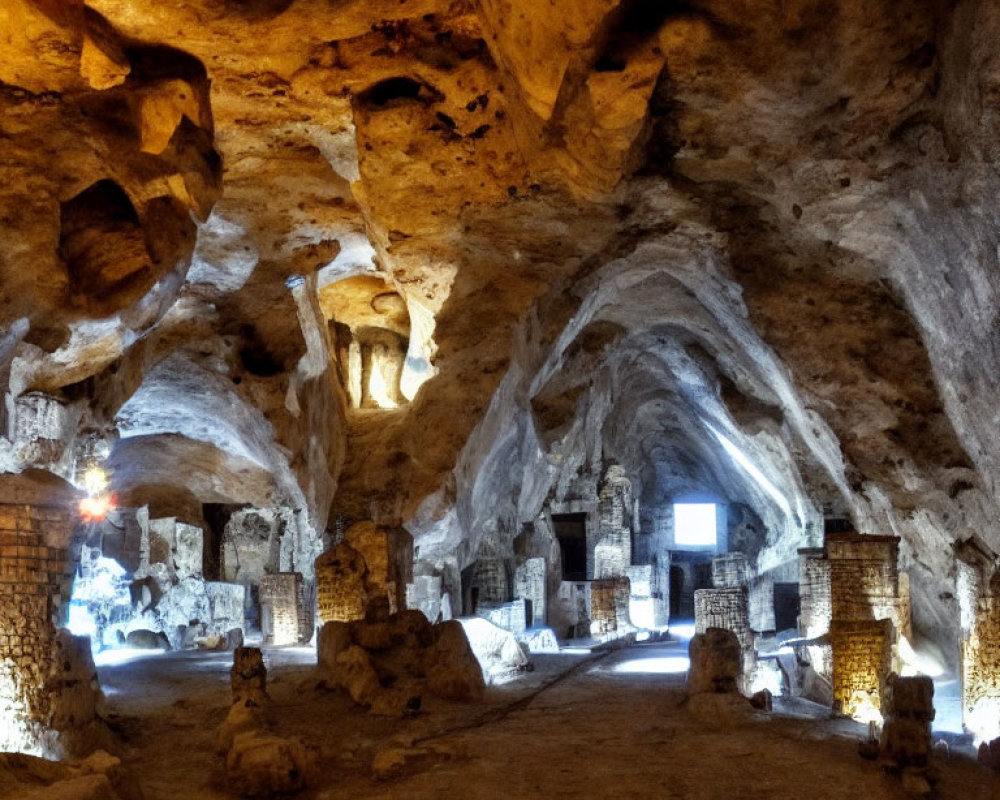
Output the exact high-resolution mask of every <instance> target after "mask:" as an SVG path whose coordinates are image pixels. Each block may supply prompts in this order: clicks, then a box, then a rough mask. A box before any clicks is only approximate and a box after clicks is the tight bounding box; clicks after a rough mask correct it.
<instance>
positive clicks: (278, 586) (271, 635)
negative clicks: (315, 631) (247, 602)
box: [260, 572, 313, 645]
mask: <svg viewBox="0 0 1000 800" xmlns="http://www.w3.org/2000/svg"><path fill="white" fill-rule="evenodd" d="M260 604H261V610H262V612H263V613H262V616H263V618H264V621H265V622H264V636H265V640H266V641H267V643H268V644H274V645H285V644H298V643H300V642H304V641H308V640H309V639H310V638H311V637H312V627H313V626H312V614H311V612H310V611H309V610H308V608H307V607H306V603H305V602H304V600H303V589H302V575H301V573H298V572H279V573H276V574H274V575H265V576H264V578H263V579H262V580H261V582H260Z"/></svg>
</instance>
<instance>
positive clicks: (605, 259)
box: [0, 0, 1000, 631]
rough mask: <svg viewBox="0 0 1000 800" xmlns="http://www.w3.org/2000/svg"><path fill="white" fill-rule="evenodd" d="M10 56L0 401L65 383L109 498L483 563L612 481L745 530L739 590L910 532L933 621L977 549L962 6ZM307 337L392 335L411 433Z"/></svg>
mask: <svg viewBox="0 0 1000 800" xmlns="http://www.w3.org/2000/svg"><path fill="white" fill-rule="evenodd" d="M0 36H2V42H3V46H2V48H0V197H2V200H0V208H2V212H3V219H2V225H0V282H2V283H0V285H2V303H3V304H2V307H0V308H2V310H0V382H2V384H3V387H4V391H5V393H6V398H7V402H6V409H5V410H4V411H2V412H0V413H2V414H3V415H4V418H5V419H9V418H10V417H11V414H12V409H13V408H14V405H15V403H16V402H17V398H19V397H21V396H22V395H24V394H25V393H27V392H31V391H40V392H45V393H49V394H53V395H55V396H57V397H59V398H60V399H61V400H62V401H63V402H64V403H65V404H66V407H67V408H69V409H72V414H71V415H70V416H71V419H72V421H73V425H74V430H73V433H74V434H77V433H79V434H86V435H89V436H91V437H97V438H101V437H105V438H107V441H108V444H109V445H111V446H112V447H111V453H110V457H109V463H110V465H111V466H112V468H113V469H114V476H115V482H116V484H117V488H118V489H119V491H120V493H121V495H122V497H123V500H124V501H125V502H132V503H136V504H138V503H142V502H150V503H153V504H156V505H157V508H158V511H159V513H172V514H177V515H179V516H181V517H183V518H186V519H189V520H190V521H198V518H199V516H200V514H201V511H200V507H201V504H202V503H205V502H230V503H244V502H245V503H254V504H259V505H266V504H268V503H284V504H288V505H292V506H295V507H300V508H305V509H307V510H308V512H309V515H310V518H311V519H312V520H313V522H314V524H315V526H316V527H317V528H318V529H319V530H322V529H323V528H324V527H325V526H326V525H327V523H328V521H329V520H331V519H332V518H333V516H334V515H340V516H341V517H343V518H347V519H366V518H367V519H374V520H376V521H377V522H380V523H382V524H390V525H399V524H404V525H406V527H408V528H409V529H410V530H411V532H412V533H413V534H414V535H415V542H416V545H417V548H418V551H417V552H418V555H419V557H420V558H421V559H424V560H427V561H430V562H435V561H438V562H440V561H442V560H446V559H449V558H451V559H455V558H457V559H458V560H459V561H463V560H464V561H468V560H469V559H470V558H471V557H473V556H474V554H475V552H476V549H477V547H479V546H480V545H481V543H482V542H483V541H485V540H489V539H493V540H500V541H506V542H507V543H508V544H509V542H510V541H511V540H512V539H513V537H514V536H516V535H517V532H518V530H519V528H520V525H521V523H523V522H525V521H529V520H531V519H534V518H535V517H536V516H537V514H538V513H539V511H540V510H541V509H542V508H543V507H544V506H545V504H546V503H547V502H549V501H552V500H557V501H562V500H565V499H567V498H572V497H573V495H574V493H575V492H578V491H580V487H581V486H582V485H591V486H592V485H593V484H594V482H595V481H596V480H597V479H598V478H599V475H600V471H601V469H602V465H606V464H607V463H610V462H617V463H620V464H622V465H623V466H624V467H625V469H626V471H627V473H628V474H629V475H630V476H631V477H632V479H633V481H634V482H635V483H636V485H637V486H639V487H641V492H640V494H641V499H642V503H643V506H644V507H647V508H649V507H655V506H656V505H657V504H660V503H664V502H668V501H669V498H670V497H672V496H674V495H675V494H677V493H679V492H685V491H693V490H700V491H708V492H711V493H715V494H717V495H719V496H721V497H724V498H726V499H728V500H729V501H730V502H733V503H741V504H743V505H745V506H746V507H748V508H750V509H752V510H753V512H754V514H755V515H756V516H757V517H758V518H759V520H760V521H761V526H762V529H763V530H765V531H766V533H765V534H764V538H763V539H762V540H761V541H759V542H757V543H756V545H755V555H756V558H757V559H758V562H759V566H760V565H766V564H772V563H779V562H780V561H782V560H785V559H788V558H789V557H791V556H793V555H794V552H795V548H796V547H798V546H801V545H803V544H805V543H807V542H809V541H812V540H814V537H815V536H816V535H817V534H818V530H821V529H822V517H823V514H824V513H826V514H839V515H848V516H850V517H851V518H852V520H853V521H854V523H855V525H856V526H857V527H858V529H859V530H862V531H864V532H873V533H874V532H885V533H889V532H891V533H896V534H899V535H901V536H902V537H903V539H904V549H903V565H904V566H906V567H907V568H909V569H910V571H911V579H912V581H913V585H914V601H915V604H916V609H915V613H916V616H917V620H918V623H920V624H921V625H923V627H924V628H925V629H926V630H938V631H941V630H945V629H946V628H947V627H948V622H947V621H948V620H949V619H953V618H954V614H955V610H954V608H953V607H952V605H951V599H950V595H949V594H948V591H947V589H946V588H943V587H942V584H941V583H940V579H941V577H942V576H947V575H948V574H949V570H950V569H951V560H950V554H951V543H952V542H953V541H955V540H956V539H960V538H964V537H966V536H969V535H972V534H975V535H978V536H980V537H981V538H982V539H983V541H985V542H986V543H987V544H989V545H990V546H991V547H993V548H994V549H995V550H1000V532H998V530H1000V529H998V527H997V524H996V519H997V511H998V508H997V502H996V499H995V484H996V482H997V480H998V478H1000V445H998V443H997V442H998V440H997V437H996V435H995V431H996V427H997V423H998V419H997V410H996V409H997V403H996V397H997V383H998V377H997V365H998V364H1000V338H998V333H997V320H996V315H997V310H996V309H997V302H996V293H997V290H998V286H1000V271H998V264H997V260H998V244H1000V237H998V220H997V213H996V210H995V209H996V197H997V196H998V194H1000V176H998V173H997V169H996V158H997V155H998V153H1000V144H998V142H1000V137H998V135H997V134H998V131H1000V124H998V123H1000V119H998V111H1000V51H998V50H997V49H996V47H995V42H996V41H997V40H998V37H1000V9H998V8H997V7H996V5H995V4H993V3H991V2H988V0H959V1H958V2H951V1H950V0H949V1H948V2H945V1H944V0H941V1H940V2H927V0H906V1H905V2H899V1H898V0H893V1H892V2H890V0H880V1H877V2H867V3H862V2H854V1H853V0H840V2H835V3H830V2H818V0H785V2H781V3H773V2H764V1H763V0H694V1H693V2H686V3H676V2H654V1H653V0H586V2H584V1H583V0H580V1H579V2H573V3H568V2H563V3H549V4H538V3H535V2H530V1H529V0H455V1H454V2H448V1H447V0H391V1H389V0H386V1H385V2H381V1H379V0H374V1H373V2H353V1H352V0H344V2H333V1H332V0H173V2H170V3H154V2H136V0H5V2H4V3H3V4H2V6H0ZM293 276H301V279H302V280H301V281H299V280H298V279H295V278H293V279H292V280H289V278H290V277H293ZM331 324H332V325H333V327H334V332H336V330H341V329H342V328H341V327H340V326H344V327H346V328H348V329H350V331H351V332H352V335H354V336H355V337H356V338H357V339H358V340H359V341H361V340H362V338H363V337H364V336H372V335H374V334H371V331H389V332H391V334H392V336H393V337H395V338H393V339H391V342H396V343H398V347H399V348H401V350H400V353H402V352H403V351H405V359H404V361H405V363H404V364H403V366H402V372H403V375H404V381H405V383H406V386H407V387H408V388H407V390H406V391H403V392H401V394H399V395H397V396H396V397H395V399H394V401H393V403H397V404H396V405H395V407H377V406H378V403H369V404H368V407H365V403H358V402H353V401H352V398H351V396H350V386H348V385H346V384H347V383H349V381H348V380H347V379H346V377H345V376H346V371H345V370H346V366H345V364H344V363H343V361H344V359H343V357H341V358H339V361H340V362H341V363H339V364H338V363H335V362H337V361H338V349H337V348H338V345H337V344H336V343H332V342H331V339H330V337H329V335H328V331H329V330H331V327H330V326H331ZM364 331H368V333H364ZM380 335H384V334H380ZM380 341H381V340H380ZM395 346H396V345H393V347H395ZM386 348H388V350H392V347H389V346H388V345H386V346H384V347H383V349H384V350H385V349H386ZM388 350H386V352H388ZM344 352H346V351H344ZM340 355H341V356H343V353H341V354H340ZM404 395H405V396H404ZM359 405H360V406H361V407H356V406H359ZM387 405H392V404H387ZM3 427H6V426H3ZM8 433H9V434H10V435H9V437H8V438H7V439H0V467H2V468H3V469H4V470H5V471H18V470H20V469H22V468H23V467H24V466H25V457H24V454H23V453H22V452H21V451H19V449H18V447H17V442H16V437H15V436H14V434H13V431H8ZM723 442H727V443H728V444H729V446H730V448H731V449H734V450H737V451H739V452H740V453H741V454H743V456H744V457H745V458H746V459H748V460H749V462H750V463H752V464H753V465H754V469H756V470H758V471H759V473H760V475H761V476H763V478H764V479H765V481H764V483H762V482H761V480H760V479H759V478H756V477H753V476H752V475H751V474H750V473H749V472H748V471H747V469H746V468H745V467H742V466H740V464H739V463H738V461H737V460H735V459H734V458H733V456H732V455H731V453H730V451H728V450H726V449H725V447H724V445H723ZM50 466H51V468H52V469H54V470H56V471H59V470H60V469H62V470H64V471H65V467H66V465H65V463H63V464H62V465H50ZM765 484H766V486H765ZM767 487H770V489H768V488H767ZM456 553H457V554H458V555H457V556H456ZM461 566H464V564H461V563H460V564H459V567H461Z"/></svg>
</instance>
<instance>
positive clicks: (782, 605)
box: [774, 583, 799, 631]
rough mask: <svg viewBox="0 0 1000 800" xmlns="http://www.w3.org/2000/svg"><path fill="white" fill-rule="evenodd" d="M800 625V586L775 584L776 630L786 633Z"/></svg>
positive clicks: (795, 584)
mask: <svg viewBox="0 0 1000 800" xmlns="http://www.w3.org/2000/svg"><path fill="white" fill-rule="evenodd" d="M798 624H799V585H798V584H797V583H776V584H774V628H775V630H778V631H786V630H788V629H789V628H795V627H797V626H798Z"/></svg>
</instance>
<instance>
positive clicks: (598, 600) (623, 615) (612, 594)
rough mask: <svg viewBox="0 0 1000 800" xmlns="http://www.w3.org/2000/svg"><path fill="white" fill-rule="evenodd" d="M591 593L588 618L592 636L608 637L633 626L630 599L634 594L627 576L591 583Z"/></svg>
mask: <svg viewBox="0 0 1000 800" xmlns="http://www.w3.org/2000/svg"><path fill="white" fill-rule="evenodd" d="M589 591H590V602H589V604H588V609H587V616H589V618H590V634H591V636H596V637H600V636H606V635H609V634H612V633H615V632H616V631H618V630H621V629H622V628H627V627H628V626H630V625H631V620H630V619H629V599H630V597H631V593H632V592H631V586H630V583H629V579H628V577H627V576H621V577H617V578H606V579H604V580H597V581H590V584H589Z"/></svg>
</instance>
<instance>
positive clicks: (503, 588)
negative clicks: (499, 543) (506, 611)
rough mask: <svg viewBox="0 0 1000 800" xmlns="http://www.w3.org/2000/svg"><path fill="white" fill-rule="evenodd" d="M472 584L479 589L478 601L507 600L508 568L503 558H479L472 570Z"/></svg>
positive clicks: (491, 602) (508, 592)
mask: <svg viewBox="0 0 1000 800" xmlns="http://www.w3.org/2000/svg"><path fill="white" fill-rule="evenodd" d="M472 586H473V588H474V589H476V590H477V602H478V603H486V604H498V603H505V602H507V598H508V597H510V590H509V588H508V586H507V568H506V565H505V564H504V560H503V559H502V558H478V559H476V563H475V566H474V568H473V571H472Z"/></svg>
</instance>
